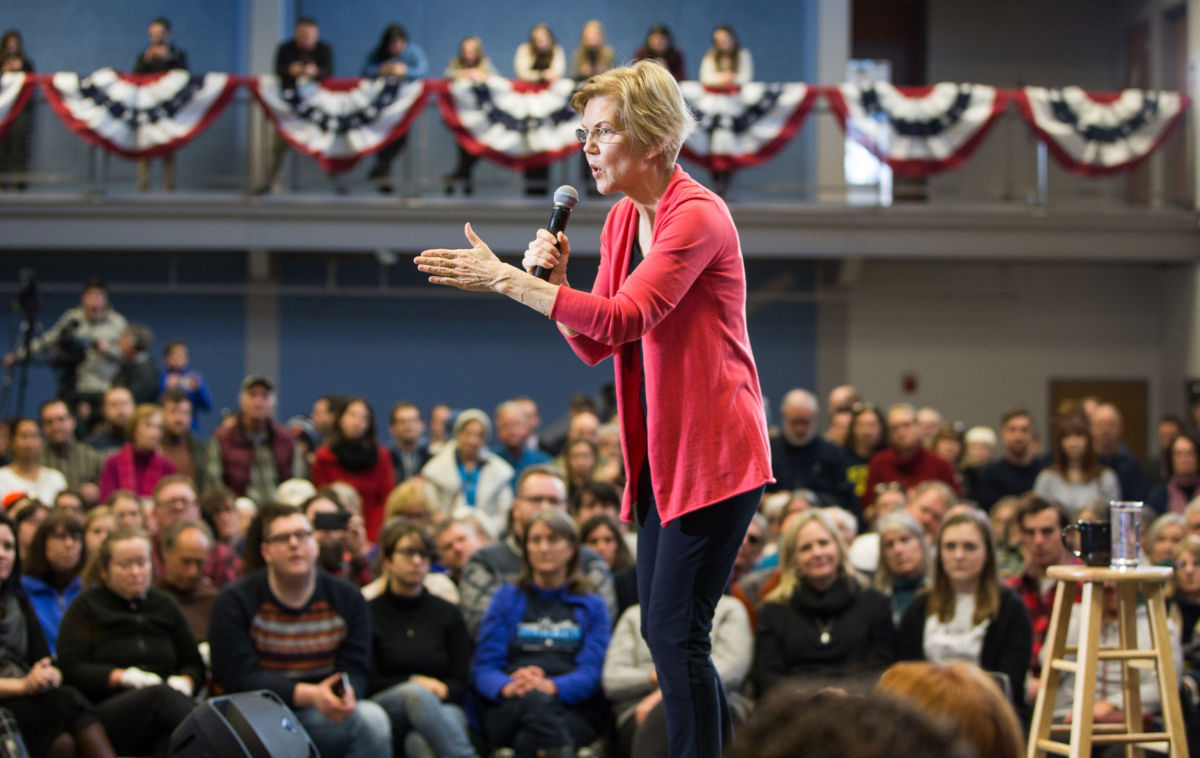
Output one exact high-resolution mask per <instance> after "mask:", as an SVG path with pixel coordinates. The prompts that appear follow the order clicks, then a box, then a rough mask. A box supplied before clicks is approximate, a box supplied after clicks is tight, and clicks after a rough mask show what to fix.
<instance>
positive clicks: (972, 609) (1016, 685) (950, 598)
mask: <svg viewBox="0 0 1200 758" xmlns="http://www.w3.org/2000/svg"><path fill="white" fill-rule="evenodd" d="M1032 645H1033V628H1032V627H1031V626H1030V622H1029V612H1028V611H1027V610H1025V606H1024V604H1023V603H1022V602H1021V598H1019V597H1018V596H1017V594H1016V593H1015V592H1013V590H1011V589H1010V588H1008V587H1005V586H1004V585H1002V584H1000V580H999V578H998V577H997V575H996V553H995V547H994V543H993V542H992V531H991V527H990V526H989V525H988V521H987V518H986V517H985V516H984V515H983V513H982V512H981V511H966V512H963V513H956V514H954V515H952V516H950V517H949V518H947V519H946V520H945V522H943V523H942V530H941V533H940V535H939V536H938V545H937V560H936V561H935V562H934V570H933V583H932V585H931V586H930V587H929V588H928V589H927V590H925V591H923V592H921V593H920V594H919V595H917V597H916V598H914V599H913V601H912V603H911V604H910V605H909V606H908V609H907V610H906V611H905V612H904V617H903V619H902V620H901V622H900V632H899V634H898V636H897V649H898V651H899V655H900V658H901V659H902V660H926V661H933V662H934V663H950V662H953V661H966V662H968V663H974V664H976V665H978V666H981V667H983V668H984V669H985V670H987V671H993V672H999V673H1002V674H1005V675H1006V676H1007V678H1008V681H1009V684H1010V688H1011V690H1010V691H1011V692H1012V693H1013V696H1014V697H1015V698H1016V699H1017V702H1018V704H1021V705H1023V702H1024V693H1023V692H1022V686H1023V684H1024V682H1025V674H1026V672H1027V671H1028V670H1029V660H1030V655H1031V650H1032Z"/></svg>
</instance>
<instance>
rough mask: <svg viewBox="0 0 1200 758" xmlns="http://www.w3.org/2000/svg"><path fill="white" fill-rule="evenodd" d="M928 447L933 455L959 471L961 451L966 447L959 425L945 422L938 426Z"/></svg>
mask: <svg viewBox="0 0 1200 758" xmlns="http://www.w3.org/2000/svg"><path fill="white" fill-rule="evenodd" d="M929 449H930V450H932V451H933V454H934V455H936V456H937V457H939V458H941V459H942V460H944V461H945V462H946V463H949V464H950V465H951V466H953V467H954V470H955V471H956V472H961V468H962V460H963V453H965V452H966V449H967V443H966V440H965V439H964V438H963V432H962V429H961V425H959V424H951V423H946V424H942V425H941V426H939V427H938V429H937V432H936V433H935V434H934V435H933V443H932V444H930V446H929ZM960 478H961V476H960Z"/></svg>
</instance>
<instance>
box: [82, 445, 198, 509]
mask: <svg viewBox="0 0 1200 758" xmlns="http://www.w3.org/2000/svg"><path fill="white" fill-rule="evenodd" d="M177 473H179V470H178V469H177V468H175V464H174V463H172V462H171V459H169V458H167V457H166V456H165V455H163V454H162V453H160V452H158V451H157V450H149V451H146V452H142V451H138V450H134V449H133V444H132V443H129V442H126V443H125V444H124V445H123V446H122V447H121V449H120V450H118V451H117V452H115V453H113V454H112V455H110V456H108V458H107V459H106V460H105V461H104V468H103V469H101V471H100V499H101V500H103V499H104V498H106V497H108V496H109V495H111V494H112V493H113V491H114V490H132V491H133V493H134V494H135V495H138V496H139V497H149V496H150V495H153V494H154V487H155V485H157V484H158V480H159V479H162V478H163V477H164V476H169V475H171V474H177Z"/></svg>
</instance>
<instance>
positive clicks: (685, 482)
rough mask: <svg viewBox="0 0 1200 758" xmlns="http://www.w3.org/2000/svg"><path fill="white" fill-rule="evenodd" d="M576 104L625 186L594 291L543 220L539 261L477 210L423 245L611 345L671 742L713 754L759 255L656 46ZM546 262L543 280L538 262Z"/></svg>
mask: <svg viewBox="0 0 1200 758" xmlns="http://www.w3.org/2000/svg"><path fill="white" fill-rule="evenodd" d="M571 105H572V107H574V108H575V110H576V111H578V112H579V113H580V114H581V115H582V118H581V125H580V128H579V129H578V130H577V131H576V136H577V137H579V140H580V141H581V142H582V143H583V151H584V154H585V155H586V156H587V161H588V167H589V168H590V169H591V173H592V178H593V180H594V181H595V183H596V189H597V191H598V192H600V194H603V195H609V194H615V193H620V194H622V195H624V197H623V198H621V199H620V200H619V201H618V202H617V203H615V204H614V205H613V207H612V210H610V211H609V214H608V218H607V220H606V222H605V224H604V231H603V232H602V233H601V236H600V267H599V270H598V271H597V273H596V276H595V280H594V284H593V286H592V291H591V292H590V293H589V292H585V291H581V290H578V289H573V288H572V287H571V286H570V285H569V283H568V281H567V268H568V262H569V260H570V254H571V245H570V241H569V240H568V239H567V236H566V235H565V234H562V233H559V234H558V235H557V236H556V235H552V234H550V232H549V231H547V230H544V229H541V230H538V236H537V239H535V240H533V241H532V242H530V244H529V246H528V247H527V248H526V251H525V258H524V260H523V261H522V265H523V267H524V271H522V270H521V269H517V268H514V267H512V266H510V265H508V264H506V263H504V262H503V261H501V260H500V259H499V258H497V257H496V256H495V254H494V253H492V251H491V249H490V248H489V247H488V246H487V244H486V243H485V242H484V241H483V240H482V239H480V238H479V237H478V235H476V234H475V232H474V231H473V230H472V229H471V227H470V225H467V227H466V234H467V239H468V241H469V242H470V244H471V246H472V247H471V248H469V249H460V250H447V249H437V250H426V251H424V252H422V253H421V254H420V255H419V256H417V258H416V263H417V267H418V269H419V270H420V271H422V272H423V273H425V274H427V275H428V276H429V280H430V282H432V283H434V284H444V285H450V286H453V287H457V288H459V289H463V290H468V291H475V292H497V293H500V294H503V295H505V296H506V297H510V298H512V299H513V300H516V301H517V302H520V303H522V304H523V305H526V306H528V307H529V308H532V309H533V310H535V311H537V312H538V313H541V314H542V315H544V316H547V317H548V318H551V319H554V320H555V321H556V322H557V323H558V328H559V331H560V332H561V333H562V335H563V336H564V337H566V338H567V344H568V345H569V346H570V347H571V349H572V350H574V351H575V353H576V354H577V355H578V356H579V357H580V358H581V359H582V360H583V361H584V362H585V363H588V364H589V365H595V364H597V363H599V362H600V361H602V360H604V359H605V358H608V357H612V358H613V362H614V364H613V369H614V373H615V376H616V394H617V408H618V422H619V423H620V425H621V443H622V453H623V457H624V459H625V463H626V464H627V465H626V467H625V473H626V475H627V477H628V486H627V487H626V489H625V500H624V503H623V506H622V511H621V516H622V518H623V519H625V520H626V521H633V520H635V519H636V520H637V521H638V525H639V529H638V550H637V559H638V567H637V581H638V596H639V597H640V598H641V602H642V631H643V634H644V635H645V637H646V641H647V642H648V644H649V645H650V649H651V651H652V652H653V657H654V662H655V666H656V670H657V672H658V680H659V683H660V685H661V687H662V692H663V708H664V710H665V712H666V717H667V731H668V733H669V737H668V741H669V747H668V755H669V756H700V757H701V758H707V757H709V756H712V757H713V758H715V757H716V756H719V755H721V753H722V739H723V737H724V739H728V735H729V730H728V727H729V726H730V724H731V718H730V711H729V706H728V703H727V702H726V700H725V692H724V688H723V687H722V686H721V681H720V678H719V676H718V674H717V672H716V670H715V669H714V668H713V664H712V661H711V659H710V655H709V653H710V651H711V649H712V641H711V639H710V630H711V626H712V618H713V613H714V610H715V608H716V605H717V600H718V599H719V598H720V597H721V593H722V591H723V590H724V589H725V585H726V583H727V582H728V581H729V575H730V570H731V569H732V567H733V562H734V559H735V558H736V557H737V553H738V549H739V548H740V547H741V543H742V538H743V537H744V536H745V534H746V528H747V525H748V524H749V523H750V519H751V517H752V516H753V515H754V512H755V509H756V508H757V507H758V503H759V500H760V499H761V497H762V490H763V486H764V485H765V484H767V483H768V482H770V481H772V477H771V461H770V455H769V452H768V443H767V429H766V418H765V416H764V414H763V400H762V390H761V388H760V386H759V381H758V369H757V368H756V366H755V363H754V355H753V352H752V350H751V348H750V337H749V333H748V331H747V328H746V272H745V263H744V260H743V257H742V251H741V245H740V243H739V241H738V234H737V228H736V227H735V226H734V224H733V218H732V216H730V214H729V209H728V208H727V207H726V206H725V203H724V201H722V200H721V198H720V197H718V196H717V195H715V194H714V193H712V192H710V191H709V190H707V189H705V188H704V187H702V186H701V185H700V184H699V183H698V182H696V181H695V180H694V179H692V178H691V177H690V176H688V175H687V173H686V172H684V171H683V169H682V168H680V167H679V166H678V164H676V162H675V161H676V158H677V157H678V155H679V149H680V146H681V145H682V144H683V141H684V140H685V139H686V138H687V135H688V133H689V132H691V130H692V129H693V128H694V126H695V119H694V117H693V116H692V112H691V109H690V108H689V106H688V104H687V102H686V101H685V100H684V99H683V94H682V92H681V91H680V89H679V85H678V83H676V81H675V79H674V77H672V76H671V74H670V72H668V71H667V69H665V68H663V67H662V66H661V65H659V64H658V63H655V62H652V61H648V60H645V61H639V62H638V63H635V64H634V65H632V66H629V67H624V68H615V69H612V70H611V71H607V72H605V73H603V74H600V75H598V76H595V77H592V78H591V79H589V80H588V81H587V82H585V83H583V84H582V85H581V86H580V87H579V88H578V89H577V90H576V91H575V94H574V96H573V97H572V99H571ZM539 270H540V271H541V272H542V273H543V274H545V275H546V277H547V278H546V279H545V280H543V279H541V278H538V277H536V276H532V273H533V272H535V271H539ZM676 522H678V523H679V526H674V525H675V523H676ZM672 527H673V528H672ZM889 626H890V624H889Z"/></svg>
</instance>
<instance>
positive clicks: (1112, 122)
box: [1017, 87, 1188, 176]
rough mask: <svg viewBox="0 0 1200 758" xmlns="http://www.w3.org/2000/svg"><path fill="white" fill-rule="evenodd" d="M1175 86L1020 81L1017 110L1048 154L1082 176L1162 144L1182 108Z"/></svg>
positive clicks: (1125, 164)
mask: <svg viewBox="0 0 1200 758" xmlns="http://www.w3.org/2000/svg"><path fill="white" fill-rule="evenodd" d="M1187 103H1188V99H1187V98H1186V97H1183V96H1181V95H1179V94H1178V93H1176V92H1150V91H1144V90H1125V91H1123V92H1118V93H1107V94H1105V93H1096V92H1089V91H1087V90H1084V89H1080V88H1079V87H1064V88H1063V89H1046V88H1044V87H1025V88H1024V89H1023V90H1021V91H1019V92H1018V93H1017V105H1018V107H1019V108H1020V110H1021V115H1022V116H1023V117H1024V118H1025V120H1026V122H1028V124H1029V126H1030V128H1031V129H1033V130H1034V131H1035V132H1036V133H1037V134H1038V136H1039V137H1041V138H1042V139H1043V140H1045V142H1046V146H1047V147H1048V148H1049V150H1050V152H1051V153H1053V155H1054V157H1055V158H1057V159H1058V161H1059V162H1060V163H1061V164H1062V165H1063V167H1065V168H1066V169H1067V170H1068V171H1071V172H1073V173H1076V174H1080V175H1082V176H1106V175H1109V174H1113V173H1116V172H1118V171H1124V170H1126V169H1129V168H1132V167H1133V166H1135V165H1136V164H1138V163H1140V162H1141V161H1143V160H1145V159H1146V158H1147V157H1148V156H1149V155H1150V154H1151V153H1153V152H1154V151H1155V150H1156V149H1157V148H1158V146H1159V145H1161V144H1162V142H1163V140H1165V139H1166V138H1167V137H1168V136H1169V135H1170V133H1171V130H1172V129H1173V128H1174V127H1175V125H1176V124H1177V123H1179V121H1180V119H1182V118H1183V115H1184V113H1185V112H1186V106H1187Z"/></svg>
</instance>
